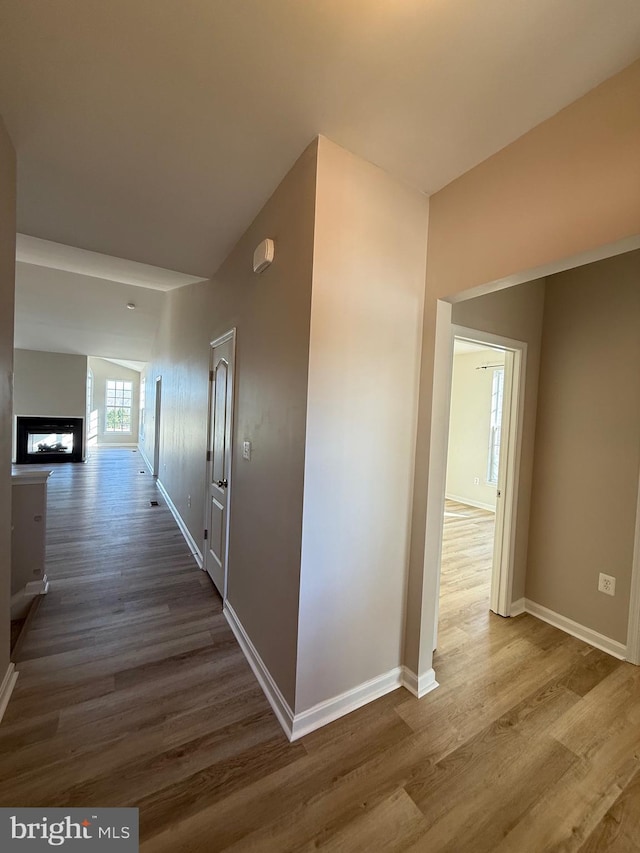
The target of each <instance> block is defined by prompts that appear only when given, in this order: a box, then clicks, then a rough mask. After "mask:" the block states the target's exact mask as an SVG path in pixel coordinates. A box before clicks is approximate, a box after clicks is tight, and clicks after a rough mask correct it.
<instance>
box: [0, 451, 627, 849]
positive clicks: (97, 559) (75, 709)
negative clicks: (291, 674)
mask: <svg viewBox="0 0 640 853" xmlns="http://www.w3.org/2000/svg"><path fill="white" fill-rule="evenodd" d="M141 463H142V460H141V458H140V456H139V454H137V453H132V452H131V451H130V450H127V449H121V448H118V449H116V448H111V449H101V450H100V451H98V452H94V454H93V455H92V457H91V459H90V461H89V463H88V464H86V465H62V466H59V467H58V468H56V472H55V474H54V476H53V477H52V478H51V480H50V486H49V489H50V509H49V545H48V554H47V570H48V574H49V578H50V580H51V591H50V593H49V594H48V595H47V596H46V597H45V598H44V599H43V600H42V604H41V606H40V608H39V609H38V612H37V613H36V615H35V618H34V620H33V622H32V624H31V626H30V630H29V632H28V634H27V636H26V638H25V639H24V641H23V642H21V644H20V650H19V660H18V667H19V670H20V677H19V679H18V684H17V687H16V690H15V693H14V696H13V698H12V700H11V702H10V704H9V708H8V709H7V713H6V715H5V719H4V721H3V722H2V725H0V805H3V806H10V805H21V806H91V805H94V806H116V805H128V806H138V807H139V808H140V818H141V840H142V847H141V849H142V850H143V853H165V852H166V853H169V851H171V853H187V851H192V853H196V851H198V853H199V851H202V853H212V851H249V850H251V851H277V853H280V851H311V850H319V849H320V850H327V851H340V853H343V851H367V853H369V851H414V853H421V851H424V853H427V851H428V853H436V851H455V853H467V851H469V853H482V851H492V853H493V851H500V853H506V851H514V853H516V851H517V853H527V851H531V853H541V851H581V853H594V851H613V853H627V851H638V850H640V670H638V669H637V668H635V667H632V666H630V665H629V664H626V663H622V662H620V661H617V660H615V659H613V658H611V657H609V656H607V655H606V654H604V653H602V652H599V651H597V650H595V649H592V648H590V647H589V646H586V645H585V644H584V643H581V642H580V641H578V640H576V639H574V638H572V637H569V636H568V635H566V634H563V633H561V632H560V631H557V630H555V629H554V628H552V627H550V626H549V625H546V624H545V623H543V622H539V621H537V620H536V619H534V618H533V617H531V616H528V615H523V616H519V617H517V618H516V619H502V618H500V617H497V616H494V615H492V614H490V613H489V611H488V603H489V576H488V571H487V560H488V564H489V565H490V559H491V553H490V550H491V549H490V544H487V543H488V539H487V536H486V532H487V528H488V527H489V526H490V524H491V523H492V518H491V516H488V514H486V513H483V512H482V511H478V510H472V509H470V508H468V507H464V506H461V505H450V506H449V507H448V515H447V518H446V526H445V546H444V553H445V566H444V571H443V579H442V605H441V619H440V634H439V644H438V646H439V647H438V652H437V654H436V661H435V667H436V673H437V677H438V680H439V681H440V684H441V686H440V688H439V689H438V690H436V691H434V692H433V693H431V694H429V695H428V696H426V697H424V698H423V699H422V700H420V701H418V700H417V699H415V698H414V697H412V696H411V695H410V694H409V693H407V692H406V691H405V690H404V689H402V688H401V689H398V690H396V691H395V692H393V693H391V694H389V695H387V696H385V697H383V698H382V699H379V700H378V701H376V702H374V703H372V704H370V705H368V706H366V707H365V708H362V709H360V710H359V711H356V712H354V713H353V714H350V715H348V716H347V717H344V718H342V719H341V720H338V721H336V722H335V723H333V724H331V725H329V726H327V727H325V728H324V729H322V730H320V731H317V732H314V733H312V734H311V735H308V736H307V737H305V738H303V739H302V740H301V741H299V742H297V743H294V744H289V743H288V742H287V740H286V738H285V736H284V735H283V734H282V731H281V729H280V727H279V725H278V723H277V722H276V720H275V717H274V716H273V714H272V713H271V710H270V708H269V706H268V704H267V702H266V700H265V699H264V697H263V695H262V693H261V691H260V688H259V687H258V685H257V683H256V682H255V680H254V678H253V675H252V674H251V671H250V669H249V667H248V665H247V664H246V662H245V660H244V658H243V656H242V653H241V652H240V650H239V648H238V647H237V645H236V643H235V641H234V638H233V636H232V634H231V631H230V630H229V628H228V627H227V625H226V621H225V620H224V617H223V616H222V613H221V602H220V599H219V597H218V596H217V594H216V592H215V591H214V589H213V587H212V585H211V584H210V582H209V580H208V578H207V577H206V575H205V574H204V573H202V572H201V571H199V570H198V569H197V567H196V566H195V563H194V561H193V559H192V557H191V556H190V554H189V551H188V549H187V547H186V545H185V543H184V540H183V539H182V536H181V535H180V533H179V531H178V529H177V527H176V525H175V523H174V521H173V519H172V517H171V515H170V513H169V511H168V509H167V508H166V507H165V506H164V501H163V500H162V499H161V498H159V495H158V492H157V489H156V487H155V484H154V481H153V479H152V477H151V476H150V474H149V473H140V472H141V471H142V470H143V469H144V466H143V465H142V464H141ZM152 499H159V500H160V503H161V505H160V506H159V507H151V506H150V505H149V501H150V500H152ZM483 561H484V562H483Z"/></svg>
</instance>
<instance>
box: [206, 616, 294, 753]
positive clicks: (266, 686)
mask: <svg viewBox="0 0 640 853" xmlns="http://www.w3.org/2000/svg"><path fill="white" fill-rule="evenodd" d="M222 612H223V614H224V616H225V618H226V620H227V622H228V623H229V626H230V627H231V630H232V631H233V633H234V634H235V638H236V640H237V641H238V645H239V646H240V648H241V649H242V651H243V653H244V656H245V657H246V659H247V661H248V662H249V666H250V667H251V669H252V670H253V674H254V675H255V677H256V678H257V680H258V684H259V685H260V687H262V692H263V693H264V695H265V696H266V697H267V700H268V702H269V704H270V705H271V707H272V709H273V713H274V714H275V715H276V717H277V718H278V722H279V723H280V725H281V726H282V728H283V729H284V733H285V734H286V736H287V737H288V738H289V740H293V711H292V710H291V708H290V706H289V703H288V702H287V700H286V699H285V698H284V696H283V695H282V693H281V692H280V688H279V687H278V685H277V684H276V683H275V681H274V680H273V678H272V676H271V673H270V672H269V670H268V669H267V667H266V666H265V663H264V661H263V660H262V658H261V657H260V655H259V654H258V651H257V649H256V647H255V646H254V645H253V643H252V642H251V640H250V638H249V635H248V634H247V632H246V631H245V629H244V627H243V625H242V622H241V621H240V620H239V619H238V615H237V613H236V612H235V610H234V609H233V607H232V606H231V605H230V604H229V602H228V601H225V603H224V607H223V609H222Z"/></svg>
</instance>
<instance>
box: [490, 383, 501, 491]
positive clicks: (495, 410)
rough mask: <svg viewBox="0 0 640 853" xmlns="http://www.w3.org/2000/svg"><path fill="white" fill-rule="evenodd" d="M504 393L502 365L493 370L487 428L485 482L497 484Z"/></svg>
mask: <svg viewBox="0 0 640 853" xmlns="http://www.w3.org/2000/svg"><path fill="white" fill-rule="evenodd" d="M503 394H504V367H498V368H496V369H495V370H494V371H493V384H492V387H491V424H490V428H489V464H488V466H487V483H491V484H492V485H494V486H497V485H498V467H499V465H500V431H501V428H502V398H503Z"/></svg>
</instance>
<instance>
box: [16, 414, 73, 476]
mask: <svg viewBox="0 0 640 853" xmlns="http://www.w3.org/2000/svg"><path fill="white" fill-rule="evenodd" d="M17 420H18V423H17V435H16V464H18V465H24V464H25V463H37V464H40V465H49V464H50V463H52V462H82V424H83V418H24V417H19V418H18V419H17Z"/></svg>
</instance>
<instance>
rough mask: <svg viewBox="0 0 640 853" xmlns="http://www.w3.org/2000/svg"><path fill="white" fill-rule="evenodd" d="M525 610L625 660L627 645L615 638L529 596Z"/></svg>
mask: <svg viewBox="0 0 640 853" xmlns="http://www.w3.org/2000/svg"><path fill="white" fill-rule="evenodd" d="M524 606H525V610H526V612H527V613H530V614H531V615H532V616H535V617H536V618H537V619H542V621H543V622H548V623H549V625H553V627H554V628H559V629H560V630H561V631H564V632H565V633H567V634H571V636H572V637H577V638H578V639H579V640H582V641H583V642H585V643H588V644H589V645H590V646H595V648H596V649H600V651H603V652H607V654H610V655H612V656H613V657H614V658H619V659H620V660H625V658H626V656H627V647H626V646H625V645H623V643H619V642H618V641H617V640H612V639H611V638H610V637H605V636H604V634H599V633H598V632H597V631H594V630H592V629H591V628H587V627H585V626H584V625H580V623H579V622H574V621H573V619H569V618H567V617H566V616H561V615H560V613H555V612H554V611H553V610H549V608H548V607H543V606H542V604H537V603H536V602H535V601H531V600H530V599H529V598H526V599H525V605H524Z"/></svg>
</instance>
